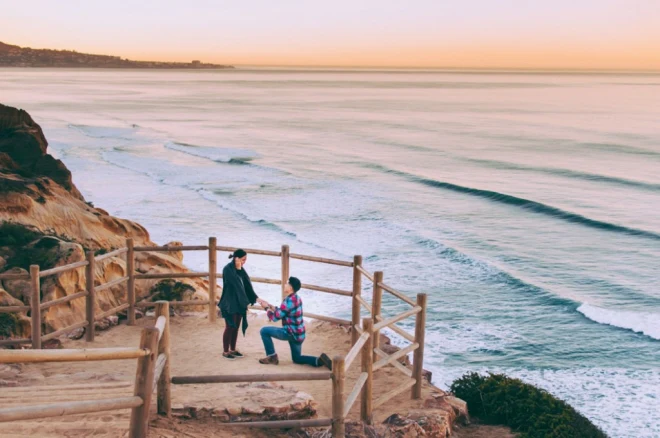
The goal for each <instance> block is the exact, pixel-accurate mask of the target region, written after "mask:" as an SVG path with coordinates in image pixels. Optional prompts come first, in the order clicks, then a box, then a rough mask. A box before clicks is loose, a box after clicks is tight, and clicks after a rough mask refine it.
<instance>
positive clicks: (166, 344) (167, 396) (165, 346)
mask: <svg viewBox="0 0 660 438" xmlns="http://www.w3.org/2000/svg"><path fill="white" fill-rule="evenodd" d="M159 316H164V317H165V329H164V330H163V336H162V337H161V338H160V342H159V343H158V355H159V356H160V355H161V354H164V355H165V359H166V360H165V366H164V367H163V371H162V372H161V374H160V378H159V379H158V388H157V400H158V413H159V414H160V415H165V416H167V417H169V416H171V415H172V398H171V378H170V303H169V302H168V301H158V302H157V303H156V320H158V317H159Z"/></svg>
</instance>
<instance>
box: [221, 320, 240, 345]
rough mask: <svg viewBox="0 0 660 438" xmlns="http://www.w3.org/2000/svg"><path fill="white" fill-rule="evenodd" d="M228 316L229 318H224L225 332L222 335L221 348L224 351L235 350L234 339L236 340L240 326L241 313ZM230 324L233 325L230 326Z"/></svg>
mask: <svg viewBox="0 0 660 438" xmlns="http://www.w3.org/2000/svg"><path fill="white" fill-rule="evenodd" d="M230 318H231V320H229V318H225V332H224V334H223V335H222V348H223V350H224V352H225V353H228V352H230V351H236V341H237V340H238V331H239V330H240V328H241V320H242V319H243V315H241V314H240V313H234V314H233V315H231V317H230ZM232 324H233V325H234V327H231V325H232Z"/></svg>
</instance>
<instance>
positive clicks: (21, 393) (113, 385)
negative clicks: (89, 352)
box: [0, 380, 134, 398]
mask: <svg viewBox="0 0 660 438" xmlns="http://www.w3.org/2000/svg"><path fill="white" fill-rule="evenodd" d="M133 386H134V383H133V382H130V381H127V380H123V381H117V382H110V383H83V384H70V385H38V386H12V387H3V388H2V394H1V395H0V396H1V397H8V398H9V397H32V396H33V393H36V394H44V395H47V394H49V393H50V394H53V393H56V392H58V391H62V390H65V391H66V392H69V391H75V392H86V391H99V390H118V389H119V390H121V389H123V388H129V387H130V388H132V387H133Z"/></svg>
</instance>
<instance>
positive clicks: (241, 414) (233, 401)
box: [173, 382, 316, 422]
mask: <svg viewBox="0 0 660 438" xmlns="http://www.w3.org/2000/svg"><path fill="white" fill-rule="evenodd" d="M233 388H234V390H230V394H228V395H227V397H226V400H227V403H228V406H224V407H223V406H209V405H208V404H207V403H205V402H199V403H196V404H194V405H192V404H191V405H185V406H178V405H177V406H175V407H173V414H175V415H176V416H177V417H179V418H183V419H185V418H196V419H204V418H206V419H212V420H214V421H222V422H227V421H232V422H246V421H248V422H249V421H272V420H285V419H305V418H312V417H314V416H315V415H316V405H315V404H314V402H313V399H312V396H311V395H309V394H307V393H305V392H301V391H297V390H295V389H292V388H285V387H284V386H279V385H277V384H276V383H273V382H264V383H241V384H237V385H234V387H233Z"/></svg>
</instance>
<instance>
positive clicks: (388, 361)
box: [373, 343, 419, 372]
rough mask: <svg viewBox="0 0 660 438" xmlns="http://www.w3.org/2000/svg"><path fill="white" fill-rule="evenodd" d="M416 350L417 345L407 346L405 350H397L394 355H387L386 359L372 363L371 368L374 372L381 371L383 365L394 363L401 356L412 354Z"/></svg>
mask: <svg viewBox="0 0 660 438" xmlns="http://www.w3.org/2000/svg"><path fill="white" fill-rule="evenodd" d="M417 348H419V344H418V343H414V344H412V345H408V346H407V347H406V348H402V349H401V350H399V351H397V352H395V353H392V354H391V355H389V356H387V357H384V358H382V359H381V360H379V361H378V362H375V363H374V366H373V369H374V372H375V371H377V370H379V369H381V368H383V367H384V366H385V365H389V364H391V363H392V362H394V361H395V360H399V359H400V358H402V357H403V356H405V355H407V354H409V353H412V352H413V351H415V350H416V349H417Z"/></svg>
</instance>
